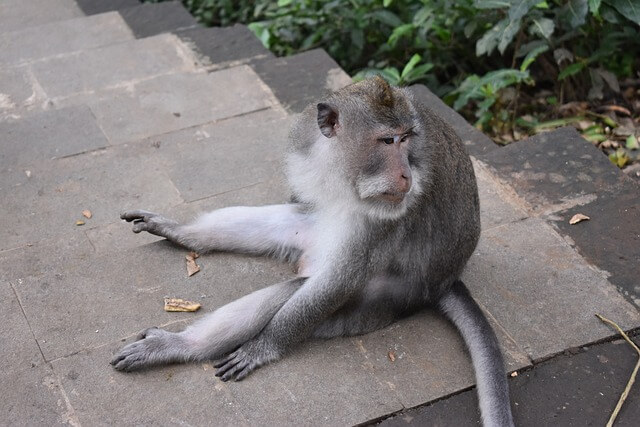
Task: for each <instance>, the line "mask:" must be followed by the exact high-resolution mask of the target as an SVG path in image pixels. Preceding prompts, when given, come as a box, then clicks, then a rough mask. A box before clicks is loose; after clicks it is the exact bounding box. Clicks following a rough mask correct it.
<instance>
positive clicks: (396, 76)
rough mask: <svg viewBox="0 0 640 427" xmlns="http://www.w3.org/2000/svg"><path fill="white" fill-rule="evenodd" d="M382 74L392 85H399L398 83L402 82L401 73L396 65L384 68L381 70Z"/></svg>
mask: <svg viewBox="0 0 640 427" xmlns="http://www.w3.org/2000/svg"><path fill="white" fill-rule="evenodd" d="M380 75H381V76H382V77H383V78H384V79H385V80H386V81H388V82H389V83H390V84H392V85H394V86H395V85H397V84H398V83H400V80H401V78H400V73H399V72H398V69H397V68H394V67H387V68H385V69H383V70H380Z"/></svg>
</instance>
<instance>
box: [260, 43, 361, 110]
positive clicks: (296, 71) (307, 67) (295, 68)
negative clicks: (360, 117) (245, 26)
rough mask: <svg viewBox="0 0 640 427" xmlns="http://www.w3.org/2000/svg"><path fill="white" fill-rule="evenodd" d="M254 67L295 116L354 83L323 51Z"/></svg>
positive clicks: (275, 60) (308, 52)
mask: <svg viewBox="0 0 640 427" xmlns="http://www.w3.org/2000/svg"><path fill="white" fill-rule="evenodd" d="M251 66H252V67H253V69H254V70H255V71H256V72H257V73H258V75H259V76H260V78H261V79H262V80H263V81H264V82H265V83H266V84H267V85H268V86H269V87H270V88H271V90H272V91H273V93H274V95H275V96H276V98H278V100H279V101H280V103H281V104H282V105H283V106H284V107H285V108H286V109H287V110H289V111H291V112H294V113H299V112H301V111H302V110H304V108H305V107H306V106H307V105H309V103H311V102H315V101H317V100H318V99H319V98H321V97H323V96H324V95H326V94H328V93H330V92H333V91H336V90H338V89H340V88H342V87H344V86H347V85H349V84H351V83H352V81H351V78H350V77H349V76H348V75H347V74H346V73H345V72H344V71H343V70H342V68H340V66H339V65H338V64H337V63H336V62H335V61H334V60H333V59H332V58H331V57H330V56H329V55H327V53H326V52H325V51H324V50H323V49H314V50H310V51H307V52H303V53H299V54H297V55H292V56H289V57H286V58H267V59H262V60H258V61H255V62H253V63H252V65H251Z"/></svg>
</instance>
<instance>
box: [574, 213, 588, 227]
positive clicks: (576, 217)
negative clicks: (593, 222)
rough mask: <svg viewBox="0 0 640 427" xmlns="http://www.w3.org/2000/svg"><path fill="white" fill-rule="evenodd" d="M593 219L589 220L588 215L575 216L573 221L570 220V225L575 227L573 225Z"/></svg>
mask: <svg viewBox="0 0 640 427" xmlns="http://www.w3.org/2000/svg"><path fill="white" fill-rule="evenodd" d="M590 219H591V218H589V217H588V216H586V215H583V214H575V215H574V216H572V217H571V219H570V220H569V224H571V225H573V224H577V223H579V222H581V221H587V220H590Z"/></svg>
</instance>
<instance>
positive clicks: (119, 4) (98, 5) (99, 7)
mask: <svg viewBox="0 0 640 427" xmlns="http://www.w3.org/2000/svg"><path fill="white" fill-rule="evenodd" d="M75 2H76V3H77V4H78V7H79V8H80V9H81V10H82V12H83V13H84V14H85V15H96V14H98V13H104V12H111V11H112V10H119V9H125V8H127V7H134V6H138V5H139V4H140V1H139V0H109V1H105V0H75Z"/></svg>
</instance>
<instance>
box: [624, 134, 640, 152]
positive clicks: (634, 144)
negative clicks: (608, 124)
mask: <svg viewBox="0 0 640 427" xmlns="http://www.w3.org/2000/svg"><path fill="white" fill-rule="evenodd" d="M625 147H627V149H629V150H637V149H638V148H640V144H638V138H636V136H635V135H633V134H631V135H629V136H628V137H627V141H626V144H625Z"/></svg>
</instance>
